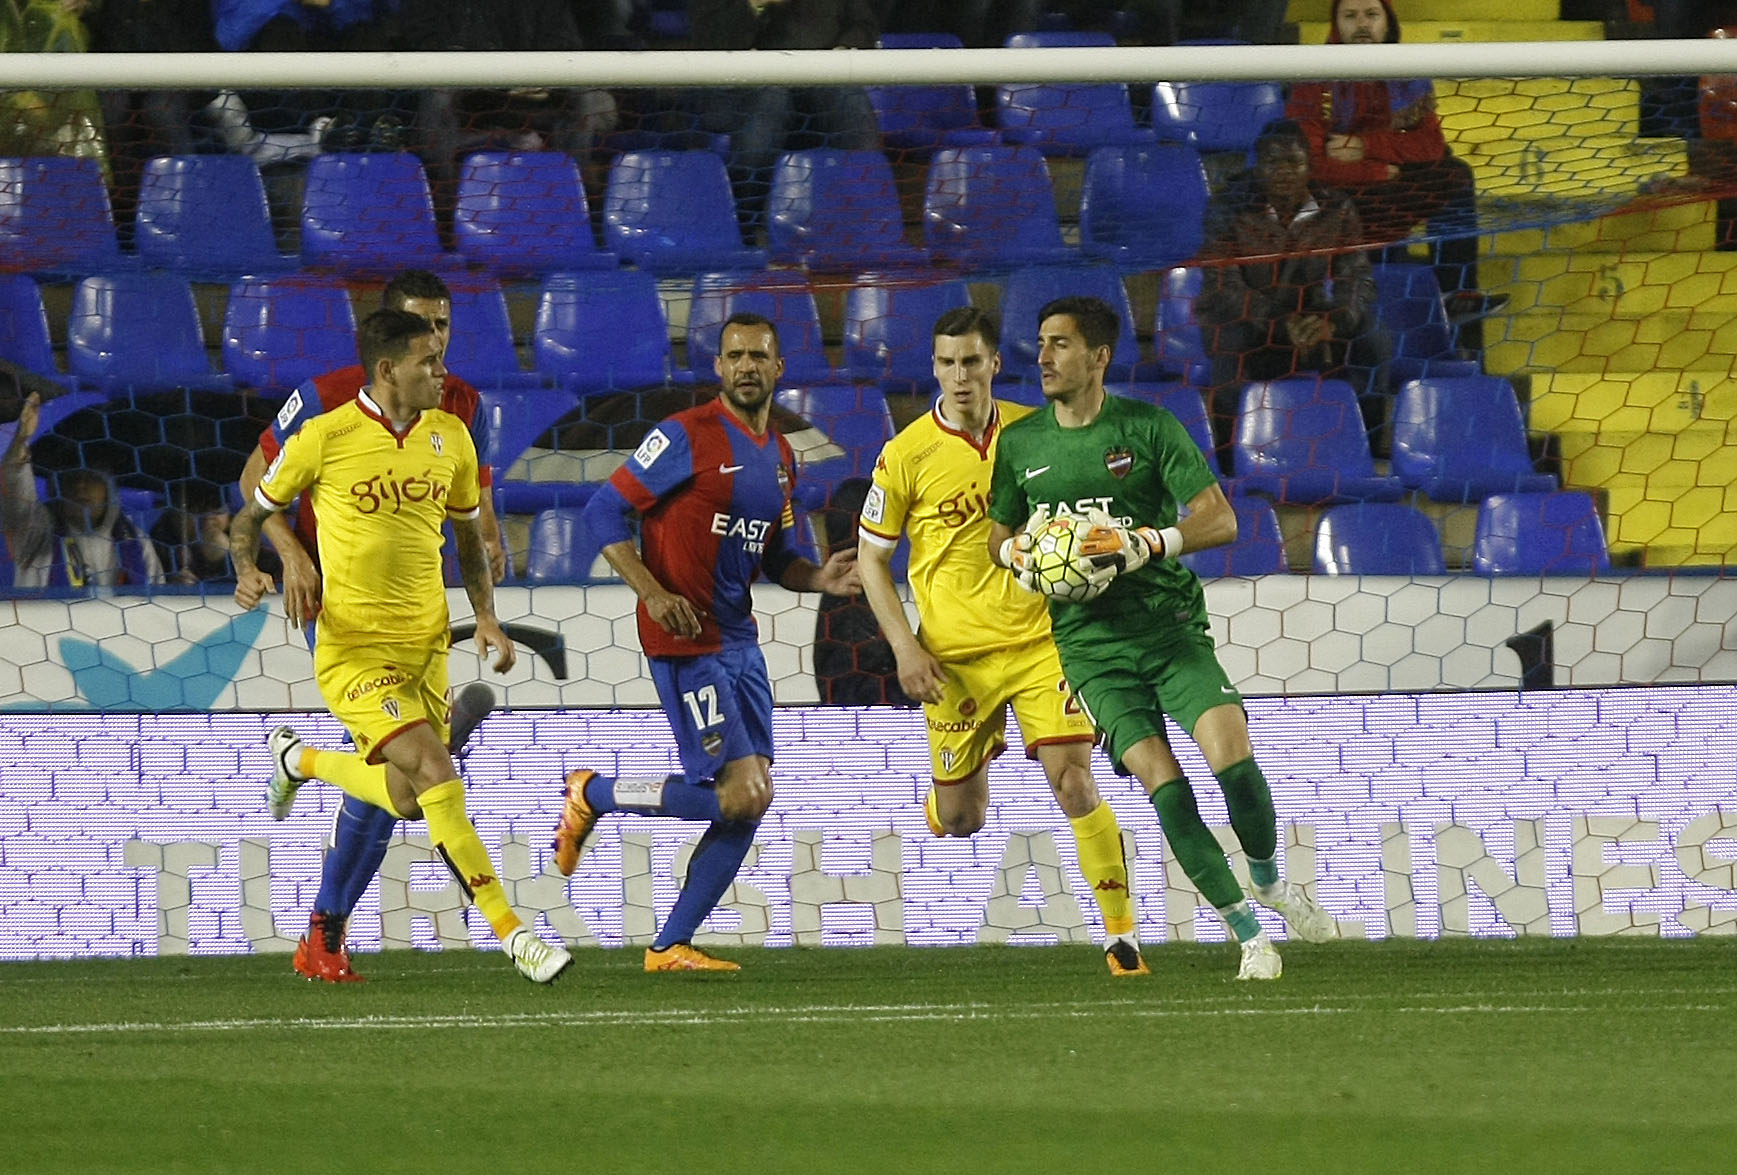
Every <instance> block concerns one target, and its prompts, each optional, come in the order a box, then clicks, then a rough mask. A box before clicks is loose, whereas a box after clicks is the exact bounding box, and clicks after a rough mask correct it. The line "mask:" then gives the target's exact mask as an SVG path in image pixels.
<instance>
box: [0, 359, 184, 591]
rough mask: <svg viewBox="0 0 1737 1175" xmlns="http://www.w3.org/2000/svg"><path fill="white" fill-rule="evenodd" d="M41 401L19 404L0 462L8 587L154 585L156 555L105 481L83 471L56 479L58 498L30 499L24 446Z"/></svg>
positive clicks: (32, 488)
mask: <svg viewBox="0 0 1737 1175" xmlns="http://www.w3.org/2000/svg"><path fill="white" fill-rule="evenodd" d="M41 418H42V397H41V396H39V395H37V394H36V393H34V392H32V393H31V394H30V395H29V396H27V397H25V400H24V408H23V411H22V412H20V414H19V416H18V424H17V431H16V432H15V433H13V435H12V442H11V444H9V445H7V447H6V453H5V455H4V456H0V530H3V531H4V532H5V535H6V542H7V543H8V544H10V546H11V548H12V561H13V563H14V564H15V565H16V570H15V572H14V575H13V583H14V584H16V585H17V586H18V587H21V588H44V587H71V588H93V587H105V588H106V587H119V586H123V585H125V586H140V585H143V584H151V583H162V582H163V565H162V564H161V563H160V562H158V560H157V552H156V550H155V549H154V548H153V547H152V545H151V543H150V542H148V541H147V540H146V539H145V538H144V537H143V536H142V535H140V534H139V532H138V530H137V529H136V528H135V527H134V526H133V524H132V522H130V521H129V520H128V519H127V518H126V516H125V515H123V514H122V513H121V507H120V497H119V495H118V494H116V493H115V492H114V487H113V486H111V485H110V484H109V479H108V478H107V477H106V476H104V475H103V474H101V473H98V472H96V471H95V470H90V469H70V470H66V471H63V472H62V473H60V474H59V475H58V477H57V478H56V479H55V480H56V482H57V483H58V488H59V493H58V494H57V496H56V497H55V498H54V499H53V500H52V501H49V502H43V501H42V500H41V499H40V498H38V497H37V492H36V471H35V468H34V467H33V466H32V465H31V463H30V440H31V438H32V437H33V436H34V435H35V433H36V428H37V425H38V424H39V423H40V422H41Z"/></svg>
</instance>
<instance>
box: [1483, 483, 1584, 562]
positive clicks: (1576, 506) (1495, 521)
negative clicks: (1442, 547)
mask: <svg viewBox="0 0 1737 1175" xmlns="http://www.w3.org/2000/svg"><path fill="white" fill-rule="evenodd" d="M1472 570H1474V571H1476V572H1477V573H1478V574H1479V575H1580V576H1585V575H1596V574H1598V573H1599V572H1601V571H1609V570H1610V549H1609V547H1608V546H1606V544H1605V540H1604V524H1603V523H1602V522H1601V521H1600V520H1599V517H1598V505H1597V503H1595V502H1594V501H1593V500H1592V495H1590V494H1583V493H1579V492H1577V491H1574V490H1562V491H1558V492H1557V493H1552V494H1494V495H1492V496H1490V497H1488V498H1485V499H1484V503H1483V505H1482V506H1481V507H1479V509H1478V527H1477V532H1476V536H1475V538H1474V539H1473V541H1472Z"/></svg>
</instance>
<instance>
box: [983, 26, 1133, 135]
mask: <svg viewBox="0 0 1737 1175" xmlns="http://www.w3.org/2000/svg"><path fill="white" fill-rule="evenodd" d="M1115 43H1116V39H1115V38H1114V37H1112V36H1110V35H1109V34H1108V33H1086V32H1055V33H1041V32H1038V33H1015V34H1014V35H1013V36H1011V37H1009V38H1007V47H1008V48H1009V49H1044V48H1064V49H1089V48H1103V47H1113V46H1114V45H1115ZM995 119H996V125H997V126H998V127H999V128H1000V130H1001V138H1002V141H1003V142H1006V143H1020V144H1029V145H1030V146H1034V147H1036V148H1038V149H1039V150H1040V151H1042V152H1043V153H1044V154H1045V155H1084V154H1086V153H1087V152H1088V151H1090V150H1092V149H1093V148H1094V147H1104V146H1111V145H1125V144H1132V143H1151V142H1154V141H1156V139H1157V136H1156V135H1155V134H1153V132H1152V131H1151V130H1149V129H1147V128H1145V127H1140V126H1136V125H1135V123H1134V109H1133V106H1132V104H1131V103H1130V102H1129V100H1128V87H1127V86H1125V85H1122V84H1120V83H1070V82H1061V83H1058V82H1020V83H1013V84H1009V85H1001V86H997V87H996V88H995Z"/></svg>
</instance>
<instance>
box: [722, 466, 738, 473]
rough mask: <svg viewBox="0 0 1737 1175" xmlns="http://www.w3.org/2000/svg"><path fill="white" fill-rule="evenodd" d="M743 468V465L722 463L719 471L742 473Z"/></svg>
mask: <svg viewBox="0 0 1737 1175" xmlns="http://www.w3.org/2000/svg"><path fill="white" fill-rule="evenodd" d="M743 468H744V467H743V466H741V465H720V466H718V472H719V473H740V472H741V471H742V469H743Z"/></svg>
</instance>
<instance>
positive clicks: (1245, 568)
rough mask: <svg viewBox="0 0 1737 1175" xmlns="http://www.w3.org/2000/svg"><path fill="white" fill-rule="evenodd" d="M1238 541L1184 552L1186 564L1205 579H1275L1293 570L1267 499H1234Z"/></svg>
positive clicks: (1282, 537)
mask: <svg viewBox="0 0 1737 1175" xmlns="http://www.w3.org/2000/svg"><path fill="white" fill-rule="evenodd" d="M1230 506H1231V509H1232V510H1234V511H1236V541H1235V542H1233V543H1230V544H1229V545H1227V546H1223V547H1213V548H1211V549H1209V550H1205V551H1184V552H1183V553H1182V562H1183V563H1185V564H1187V565H1188V567H1189V569H1190V570H1192V571H1193V572H1194V574H1196V575H1198V576H1201V577H1202V578H1204V579H1217V578H1222V577H1224V576H1228V575H1274V574H1279V573H1282V572H1287V571H1289V570H1290V564H1289V563H1288V562H1287V561H1286V560H1285V538H1284V533H1283V532H1282V531H1280V529H1279V516H1278V514H1277V513H1276V512H1275V511H1274V510H1273V505H1272V503H1271V502H1268V501H1267V500H1266V499H1265V498H1232V499H1231V500H1230Z"/></svg>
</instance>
